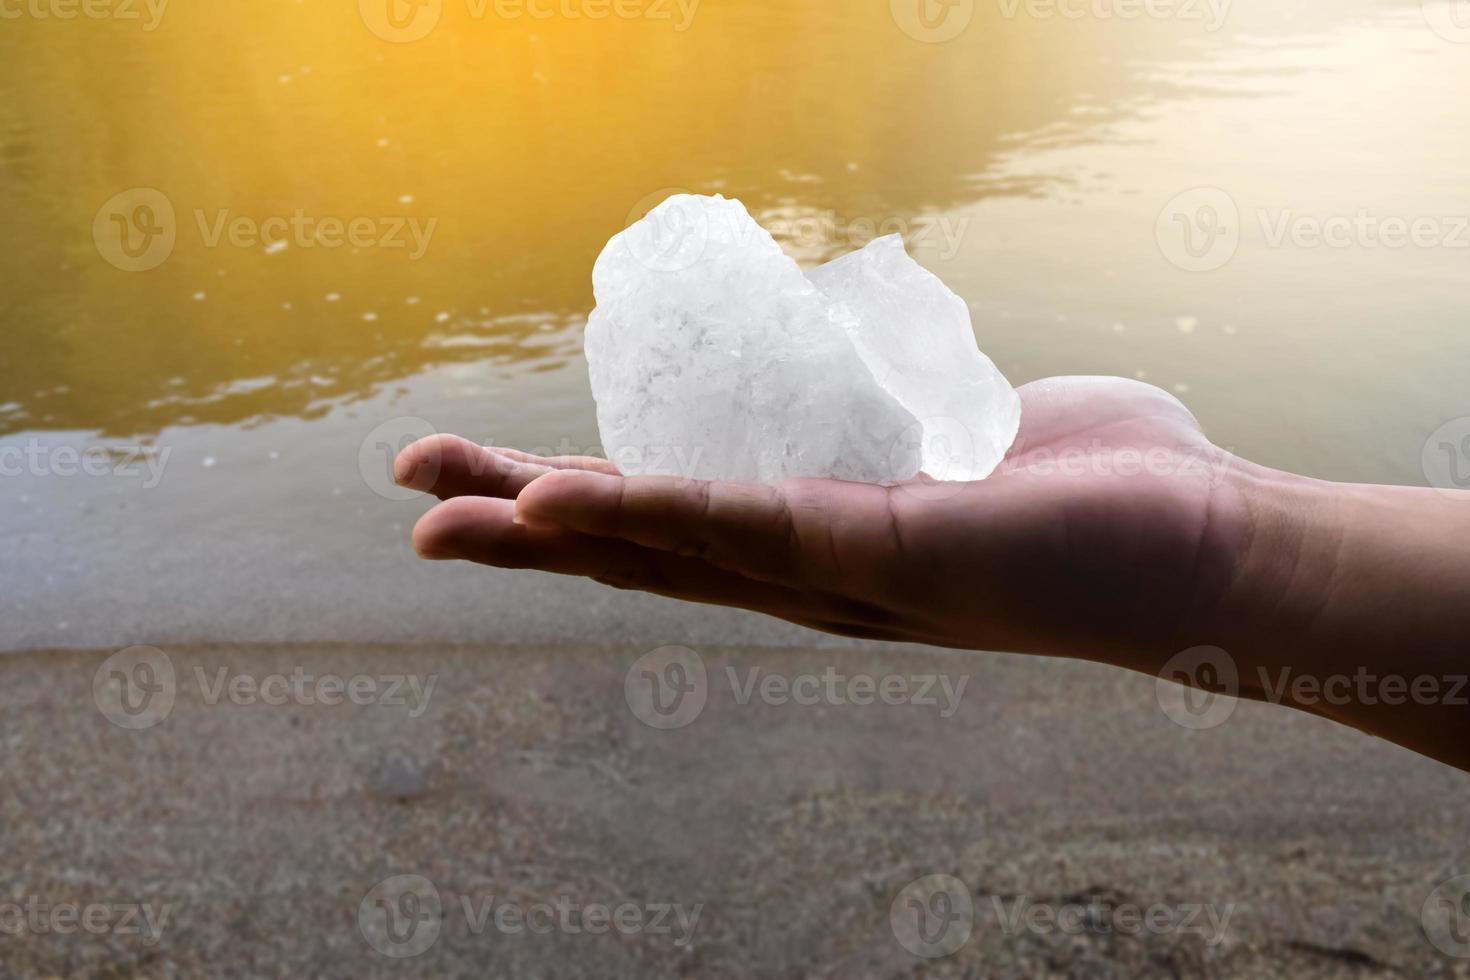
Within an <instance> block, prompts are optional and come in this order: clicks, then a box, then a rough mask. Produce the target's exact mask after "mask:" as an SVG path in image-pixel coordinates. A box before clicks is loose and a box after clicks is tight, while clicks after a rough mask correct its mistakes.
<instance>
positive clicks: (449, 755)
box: [0, 646, 1470, 978]
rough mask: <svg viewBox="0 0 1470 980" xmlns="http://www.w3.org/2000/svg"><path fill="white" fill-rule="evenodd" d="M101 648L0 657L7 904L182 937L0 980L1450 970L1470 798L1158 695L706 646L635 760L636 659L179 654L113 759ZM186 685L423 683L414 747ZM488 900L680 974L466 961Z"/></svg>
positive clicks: (1084, 676)
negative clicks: (1166, 921)
mask: <svg viewBox="0 0 1470 980" xmlns="http://www.w3.org/2000/svg"><path fill="white" fill-rule="evenodd" d="M111 652H112V651H111V650H105V651H100V652H75V651H47V652H44V653H29V654H26V653H20V654H10V655H5V656H3V657H0V671H3V677H0V741H3V745H4V753H3V755H0V760H3V762H0V765H3V767H4V777H3V785H4V791H3V793H0V846H3V854H4V863H3V866H0V905H3V904H4V903H5V902H15V903H24V902H25V901H26V900H27V899H28V898H34V899H35V900H38V901H41V902H45V903H48V904H50V905H58V904H62V903H75V904H77V905H85V904H87V903H93V902H97V903H107V904H109V905H112V904H119V903H139V904H141V903H147V904H149V905H150V906H152V907H153V908H154V910H155V912H156V911H157V910H159V909H161V908H162V906H164V905H165V904H169V905H171V907H172V908H171V912H170V917H169V919H168V921H167V923H166V925H165V927H164V928H163V931H162V933H161V936H160V939H159V941H158V942H157V943H156V944H152V945H149V944H147V943H145V942H144V941H143V937H141V936H139V935H119V934H111V933H109V934H103V935H90V934H85V935H84V934H71V935H55V934H43V935H37V934H33V933H29V932H27V933H24V934H21V935H11V934H3V933H0V976H6V977H11V976H15V977H44V976H82V977H125V976H145V977H195V976H231V977H245V976H259V977H267V976H270V977H277V976H279V977H287V976H290V977H305V976H322V977H342V978H348V977H352V978H358V977H376V976H384V977H387V976H423V977H429V976H434V977H497V978H498V977H505V978H512V977H514V978H529V977H588V978H590V977H599V978H608V977H629V978H653V977H665V976H689V977H731V978H751V977H773V978H774V977H832V978H853V977H918V976H925V977H1088V978H1111V977H1118V978H1123V977H1194V976H1207V977H1217V976H1218V977H1255V976H1260V977H1293V978H1298V977H1378V976H1383V977H1390V976H1392V977H1421V976H1422V977H1429V976H1466V975H1470V961H1465V960H1455V959H1452V958H1449V957H1446V956H1443V955H1442V954H1440V953H1438V952H1436V950H1435V949H1434V947H1433V946H1431V944H1430V943H1429V942H1428V941H1427V940H1426V938H1425V935H1424V932H1423V929H1422V927H1421V920H1420V915H1421V909H1422V907H1423V906H1424V903H1425V901H1426V899H1427V898H1428V896H1429V895H1430V893H1431V892H1432V891H1433V889H1434V888H1435V886H1436V885H1437V884H1439V883H1440V882H1442V881H1444V880H1445V879H1447V878H1449V877H1451V876H1453V875H1455V874H1459V873H1463V872H1466V871H1470V858H1467V857H1466V856H1465V851H1466V847H1467V845H1466V840H1467V838H1466V819H1465V813H1466V812H1467V811H1466V803H1467V802H1470V780H1467V779H1466V777H1465V776H1464V775H1462V774H1460V773H1458V772H1455V771H1452V770H1450V769H1448V768H1446V767H1444V766H1441V765H1438V764H1436V763H1433V762H1430V761H1427V760H1424V759H1421V758H1418V757H1415V756H1413V755H1411V754H1410V753H1408V752H1406V751H1404V750H1401V749H1398V748H1396V747H1394V746H1391V745H1387V744H1385V743H1382V742H1379V741H1376V740H1373V739H1370V738H1368V737H1365V736H1363V735H1361V734H1359V733H1356V732H1353V731H1350V730H1347V729H1344V728H1340V727H1336V726H1333V725H1331V724H1329V723H1326V722H1323V721H1320V720H1317V719H1314V718H1310V717H1306V716H1303V715H1299V714H1296V713H1292V712H1288V711H1285V710H1278V709H1272V708H1268V707H1263V706H1259V705H1251V704H1242V705H1240V706H1239V708H1238V709H1237V711H1236V713H1235V715H1234V716H1233V717H1232V718H1231V719H1230V721H1229V722H1228V723H1226V724H1225V725H1223V726H1222V727H1220V728H1217V729H1214V730H1210V731H1204V732H1197V733H1190V732H1187V731H1185V730H1183V729H1181V728H1179V727H1177V726H1175V725H1174V724H1172V723H1171V722H1170V721H1168V720H1167V718H1166V717H1165V716H1164V715H1163V713H1162V712H1161V711H1160V709H1159V708H1158V706H1157V704H1156V701H1155V697H1154V685H1153V683H1152V682H1151V681H1150V680H1149V679H1147V678H1143V677H1138V676H1133V675H1128V674H1124V673H1122V672H1117V671H1112V670H1107V669H1103V668H1099V667H1096V666H1092V665H1086V664H1078V663H1069V662H1049V661H1041V660H1028V659H1023V658H1014V657H997V656H990V655H974V654H959V653H941V652H936V651H930V650H925V649H920V648H898V647H894V648H885V649H875V650H862V651H831V650H828V651H786V652H778V651H771V650H760V649H740V650H732V649H718V648H713V647H705V648H702V649H701V652H702V654H703V655H704V659H705V663H706V664H707V666H708V669H709V687H708V702H707V704H706V707H705V708H704V710H703V712H702V713H701V714H700V715H699V716H698V718H697V719H696V720H695V721H694V722H693V723H692V724H690V725H688V726H687V727H685V728H681V729H677V730H671V731H659V730H655V729H653V728H650V727H648V726H646V725H645V724H643V723H642V722H640V721H639V720H638V719H637V717H635V715H634V714H633V712H632V711H631V710H630V708H629V706H628V703H627V702H626V700H625V697H624V677H625V674H626V672H627V670H628V667H629V665H630V664H631V663H632V661H633V659H634V658H635V657H636V656H637V655H638V654H639V653H641V652H642V650H641V649H635V648H629V649H626V650H591V649H570V648H566V647H555V648H505V647H502V648H493V649H492V648H476V649H472V648H463V647H460V648H452V647H444V646H418V647H378V648H346V647H321V646H318V647H299V648H286V647H269V648H267V647H253V648H245V647H197V648H192V649H186V648H182V647H172V648H168V649H167V652H168V654H169V656H170V659H171V663H172V666H173V667H174V669H175V671H176V676H177V677H178V691H177V697H176V700H175V703H174V706H173V708H172V710H171V712H170V713H169V714H168V715H167V717H166V718H165V719H164V720H163V721H162V722H161V723H159V724H158V725H156V726H154V727H152V728H149V729H146V730H141V731H128V730H124V729H122V728H119V727H116V726H114V725H113V724H111V723H110V722H109V721H108V720H106V718H105V717H104V716H103V715H102V713H101V712H100V711H99V710H98V709H97V707H96V705H95V703H94V700H93V696H92V680H93V675H94V673H95V672H96V671H97V668H98V667H99V665H100V664H102V662H103V660H104V658H106V657H107V655H108V654H109V653H111ZM727 666H733V667H735V668H736V670H737V671H738V672H739V676H740V679H741V680H743V679H744V678H745V676H746V675H745V671H747V670H748V669H749V668H751V667H753V666H760V667H762V668H763V669H764V670H765V671H768V672H769V671H776V672H778V673H780V674H782V675H784V676H787V677H791V676H795V675H798V674H802V673H813V674H821V673H822V672H823V671H825V670H826V669H827V668H828V667H835V668H836V669H837V670H839V671H841V672H842V673H843V674H845V675H854V674H860V673H866V674H870V675H873V676H881V675H885V674H903V675H910V676H913V675H924V674H943V675H946V676H947V677H948V678H949V679H950V680H951V683H956V682H957V681H958V679H959V678H961V677H964V676H968V678H969V680H968V682H967V687H966V688H965V689H964V692H963V696H962V697H961V699H960V701H959V706H958V710H956V711H955V712H954V714H953V715H952V716H951V717H949V718H944V717H941V716H940V711H941V707H940V706H937V705H936V706H920V705H913V704H903V705H881V704H875V705H853V704H823V705H820V706H817V705H797V704H789V703H788V704H785V705H775V704H764V703H762V702H761V701H760V700H759V698H756V699H753V700H752V701H751V702H750V703H748V704H744V705H742V704H740V703H739V702H738V700H737V698H736V696H735V693H734V692H732V691H731V689H730V686H729V680H728V676H727V674H726V672H725V668H726V667H727ZM196 667H199V668H203V670H204V672H205V676H206V678H208V679H209V682H210V683H213V680H214V678H215V676H216V673H215V672H216V671H217V670H218V668H220V667H228V668H229V669H230V671H231V672H232V673H234V672H244V673H249V674H251V675H253V676H255V677H257V678H258V677H262V676H264V675H266V674H269V673H271V672H273V671H279V672H282V673H287V674H289V673H291V672H292V671H293V670H295V669H297V668H298V667H299V668H301V669H303V670H304V671H306V672H307V673H310V674H324V673H329V672H330V673H336V674H340V675H352V674H369V675H374V676H381V675H389V674H402V673H414V674H417V675H419V677H420V678H423V679H427V677H428V675H437V682H436V686H435V688H434V689H433V693H432V694H431V696H430V697H429V699H428V702H427V707H426V709H425V710H424V711H423V712H422V714H421V715H420V716H419V717H418V718H411V717H409V713H410V708H409V707H408V706H406V705H404V706H392V705H384V704H371V705H365V706H359V707H350V706H337V707H327V706H321V705H315V706H303V705H298V704H291V705H289V706H272V705H268V704H253V705H236V704H231V703H228V702H227V701H226V702H221V703H218V704H214V705H211V704H208V703H206V701H205V698H204V695H203V694H201V692H200V691H199V689H198V687H197V683H196V674H195V668H196ZM941 700H942V699H941ZM936 873H943V874H949V875H953V876H955V877H956V878H958V879H959V880H960V881H962V882H963V883H964V886H965V887H966V888H967V889H968V891H969V892H970V894H971V895H972V896H973V901H974V908H975V912H974V917H973V923H974V924H973V932H972V934H971V936H970V939H969V941H968V942H967V943H966V944H965V945H964V946H962V947H961V948H960V949H959V950H958V951H957V952H955V953H954V954H953V955H951V956H948V957H945V958H941V959H933V960H924V959H920V958H917V957H915V956H913V955H911V954H910V953H909V952H907V951H905V949H904V948H903V947H902V946H901V945H900V944H899V942H898V941H897V940H896V938H895V933H894V931H893V929H892V928H891V926H890V918H889V912H890V907H891V906H892V905H893V903H894V900H895V898H897V897H898V896H899V893H900V891H901V890H902V889H903V888H904V887H905V886H906V885H908V884H909V883H910V882H912V881H914V880H915V879H918V878H921V877H923V876H926V875H930V874H936ZM401 874H415V875H422V876H424V877H426V878H427V879H429V880H430V881H431V882H432V883H433V885H434V888H435V890H436V892H437V894H438V895H439V896H440V898H441V902H442V906H441V907H442V910H443V911H442V917H440V918H436V919H434V920H433V921H434V922H435V923H437V929H438V932H437V936H436V938H435V941H434V942H433V944H432V945H431V946H429V947H428V948H427V949H426V950H425V951H423V952H422V953H420V954H419V955H417V956H413V957H408V958H401V959H399V958H391V957H389V956H385V955H383V954H382V953H380V952H378V951H376V950H375V949H374V948H373V947H372V946H371V945H370V944H369V942H368V940H367V939H366V938H365V935H364V933H363V931H362V930H361V928H360V927H359V909H360V906H361V905H362V903H363V899H364V896H365V895H366V894H367V893H368V892H369V890H370V889H372V888H373V886H374V885H375V883H377V882H379V881H380V880H382V879H384V878H386V877H389V876H393V875H401ZM492 896H493V897H494V900H495V901H496V902H506V901H509V902H515V903H519V904H520V905H521V906H522V907H528V906H531V905H534V904H536V903H538V902H550V903H554V902H556V901H557V900H558V899H559V898H560V899H561V900H563V901H564V902H570V903H576V904H577V905H579V906H586V905H588V904H591V903H602V904H604V905H607V906H609V907H615V906H617V905H620V904H623V903H634V904H636V905H638V906H639V907H640V908H644V907H647V908H648V911H647V912H646V913H645V914H647V915H652V914H654V908H653V907H655V906H659V905H664V904H669V905H673V904H678V905H680V906H682V907H683V908H685V909H686V910H688V909H690V908H692V907H693V906H695V905H699V906H702V908H701V909H700V912H699V918H698V920H697V926H696V927H695V929H694V931H693V940H692V942H690V943H688V944H686V945H680V944H679V943H678V941H677V940H678V939H679V938H680V936H681V935H682V930H681V929H680V928H679V927H678V926H677V925H673V926H671V928H670V931H669V932H666V933H657V932H654V931H653V930H647V931H644V932H638V933H633V934H627V935H623V934H618V933H616V932H609V933H608V934H604V935H589V934H586V933H581V934H571V933H568V932H562V931H554V932H552V933H551V934H549V935H530V934H526V933H521V934H510V933H506V932H500V931H497V930H496V929H495V928H494V926H493V924H492V925H490V926H488V927H487V928H485V929H484V930H482V931H480V932H478V933H477V932H476V931H475V930H474V929H473V928H472V927H471V923H470V922H469V921H468V920H467V919H466V917H465V915H464V914H463V912H462V905H461V900H462V899H465V898H468V899H469V900H470V902H471V903H472V905H478V907H483V905H482V903H484V902H485V901H487V900H489V899H490V898H491V897H492ZM1018 900H1024V901H1027V902H1030V903H1033V904H1035V905H1040V906H1046V907H1053V908H1060V907H1066V906H1073V905H1079V904H1082V905H1085V904H1088V903H1091V904H1093V905H1094V906H1113V907H1117V906H1128V905H1136V906H1140V907H1145V908H1146V907H1148V906H1151V905H1163V906H1167V907H1169V908H1172V909H1175V910H1179V911H1180V913H1181V914H1183V913H1185V912H1187V910H1188V909H1189V908H1190V907H1193V906H1203V907H1205V908H1207V909H1210V910H1213V911H1214V912H1215V913H1216V914H1217V915H1218V914H1220V913H1223V912H1224V911H1226V910H1227V909H1228V910H1229V913H1230V917H1229V919H1228V926H1227V928H1226V929H1225V931H1224V933H1223V935H1222V936H1219V935H1215V934H1214V933H1211V932H1209V931H1208V928H1207V924H1206V923H1204V922H1203V921H1202V922H1201V923H1200V925H1201V926H1202V928H1201V929H1197V930H1194V931H1185V930H1179V929H1174V930H1165V931H1159V932H1152V933H1150V932H1146V931H1145V932H1143V933H1140V934H1123V933H1120V932H1118V931H1114V932H1111V933H1109V932H1106V931H1103V930H1102V928H1101V927H1099V926H1097V925H1096V923H1094V926H1093V927H1090V928H1088V929H1085V930H1083V931H1080V932H1077V933H1076V934H1064V933H1060V932H1058V931H1056V930H1054V929H1052V930H1048V929H1045V928H1042V929H1025V928H1022V929H1016V928H1009V927H1007V926H1006V924H1005V922H1004V916H1003V914H1002V913H1001V912H1000V911H998V908H999V909H1011V908H1014V907H1015V905H1016V902H1017V901H1018ZM997 903H999V905H997ZM369 907H370V909H371V908H372V906H371V905H370V906H369ZM384 914H386V913H384ZM1202 914H1203V913H1202ZM4 921H5V920H4V919H3V917H0V926H3V925H4ZM424 921H428V920H424ZM1214 939H1219V940H1220V941H1218V942H1214V943H1212V942H1211V941H1212V940H1214ZM395 948H396V947H395Z"/></svg>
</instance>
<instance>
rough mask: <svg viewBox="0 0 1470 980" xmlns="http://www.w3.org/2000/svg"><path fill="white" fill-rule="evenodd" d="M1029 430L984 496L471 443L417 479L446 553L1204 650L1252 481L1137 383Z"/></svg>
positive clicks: (630, 584) (862, 624)
mask: <svg viewBox="0 0 1470 980" xmlns="http://www.w3.org/2000/svg"><path fill="white" fill-rule="evenodd" d="M1020 394H1021V398H1022V406H1023V410H1022V420H1021V431H1020V435H1019V436H1018V438H1017V440H1016V444H1015V446H1014V447H1013V448H1012V450H1011V452H1010V454H1009V456H1008V457H1007V458H1006V460H1005V462H1004V463H1003V464H1002V465H1001V468H1000V469H999V470H998V471H997V472H996V473H995V474H994V475H993V476H991V477H990V478H989V479H986V480H983V481H979V482H974V483H936V482H934V481H930V480H928V479H924V478H921V479H920V480H917V481H914V482H912V483H908V484H903V485H899V486H889V487H882V486H871V485H867V484H857V483H844V482H840V481H836V480H810V479H808V480H793V481H789V482H787V483H784V484H781V485H780V486H775V487H767V486H757V485H749V484H736V483H721V482H704V481H693V480H683V479H679V478H675V477H623V476H621V475H619V474H618V472H617V470H616V468H615V467H613V466H612V464H611V463H609V462H607V461H606V460H601V459H595V458H588V457H562V458H556V459H546V458H541V457H535V456H530V455H528V454H524V453H520V452H517V451H515V450H508V449H499V448H496V449H489V448H484V447H480V446H476V445H475V444H473V443H471V442H469V441H467V440H463V439H458V438H456V437H452V436H434V437H431V438H429V439H425V440H421V441H420V442H418V443H415V444H414V445H413V446H410V447H409V448H408V449H406V450H404V452H403V453H402V454H401V455H400V456H399V458H398V461H397V463H396V464H395V476H396V477H397V479H398V480H399V482H401V483H403V484H404V485H405V486H409V487H413V488H415V489H418V490H423V491H425V492H429V493H433V494H435V495H436V496H438V497H440V498H441V499H442V500H443V501H444V502H443V503H441V504H439V505H438V506H437V507H435V508H434V509H433V510H431V511H430V512H429V513H428V514H426V515H424V517H423V518H422V519H421V520H420V521H419V523H418V525H417V526H416V527H415V528H414V545H415V547H416V548H417V549H418V551H419V553H420V554H421V555H423V556H424V557H426V558H431V559H465V560H469V561H475V562H479V563H482V564H486V565H496V566H500V567H506V568H533V569H540V570H543V571H548V572H556V573H561V574H568V575H581V576H586V577H588V578H592V579H595V580H596V581H599V582H602V583H604V584H607V585H611V586H614V587H617V588H626V589H640V590H643V591H647V592H653V593H657V594H659V595H666V596H673V597H675V598H679V599H685V600H689V601H692V602H704V603H717V604H720V605H729V606H739V607H743V608H746V609H753V610H756V611H758V612H762V613H767V614H770V615H773V616H779V617H781V618H783V619H787V620H791V621H793V622H796V623H800V624H802V625H805V626H810V627H813V628H816V629H820V630H825V631H828V632H833V633H840V634H845V635H850V636H861V637H871V638H881V639H889V640H902V641H913V642H922V643H932V644H937V645H942V646H951V647H961V648H971V649H990V650H1013V651H1018V652H1032V653H1048V654H1057V655H1066V656H1078V657H1086V658H1088V659H1107V660H1110V661H1111V662H1114V663H1136V664H1137V665H1138V666H1140V667H1141V668H1142V667H1144V665H1146V664H1150V663H1155V662H1157V656H1158V655H1159V654H1160V653H1163V652H1165V651H1167V650H1170V649H1179V647H1180V646H1181V645H1184V644H1186V643H1187V642H1189V641H1190V635H1189V634H1190V632H1191V630H1193V629H1195V628H1197V624H1199V623H1200V622H1202V621H1204V620H1207V619H1208V618H1209V617H1210V616H1211V615H1212V614H1213V612H1214V611H1215V608H1216V607H1217V606H1218V604H1219V602H1220V600H1221V598H1222V596H1223V595H1224V594H1225V592H1226V589H1227V587H1228V586H1229V584H1230V581H1231V578H1232V575H1233V573H1234V569H1235V567H1236V564H1237V561H1238V556H1239V554H1240V551H1241V548H1242V547H1243V545H1244V543H1245V541H1246V538H1247V537H1248V534H1249V527H1250V520H1249V515H1248V514H1247V513H1246V508H1245V507H1244V506H1243V504H1242V503H1241V499H1240V494H1239V493H1237V492H1236V490H1235V488H1234V478H1235V476H1236V475H1238V474H1241V473H1244V472H1246V471H1247V470H1248V467H1249V464H1244V463H1242V462H1241V461H1239V460H1237V459H1236V458H1235V457H1233V456H1231V455H1230V454H1229V453H1226V452H1224V451H1223V450H1220V449H1218V448H1217V447H1215V446H1213V445H1212V444H1211V443H1210V442H1209V441H1208V440H1207V439H1206V438H1205V437H1204V435H1203V434H1202V432H1201V431H1200V428H1199V425H1198V423H1197V422H1196V421H1195V419H1194V417H1193V416H1192V415H1190V413H1189V412H1188V411H1187V410H1186V409H1185V408H1184V406H1183V405H1181V404H1180V403H1179V401H1178V400H1177V399H1175V398H1174V397H1173V396H1171V395H1169V394H1167V393H1165V392H1163V391H1161V390H1159V389H1158V388H1155V387H1152V386H1150V385H1146V384H1142V383H1140V382H1134V381H1128V380H1124V379H1119V378H1050V379H1046V380H1043V381H1038V382H1034V383H1032V384H1029V385H1026V386H1024V387H1022V388H1021V389H1020Z"/></svg>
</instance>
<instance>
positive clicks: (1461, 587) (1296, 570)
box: [1214, 466, 1470, 769]
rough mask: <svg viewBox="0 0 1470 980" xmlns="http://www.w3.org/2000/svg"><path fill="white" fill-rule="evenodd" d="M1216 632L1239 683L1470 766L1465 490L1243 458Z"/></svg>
mask: <svg viewBox="0 0 1470 980" xmlns="http://www.w3.org/2000/svg"><path fill="white" fill-rule="evenodd" d="M1233 481H1234V482H1233V488H1234V490H1235V492H1236V493H1238V496H1239V499H1240V501H1241V503H1242V504H1243V506H1244V507H1245V508H1246V511H1247V513H1248V514H1249V519H1250V526H1251V534H1250V537H1249V541H1248V543H1247V545H1246V547H1245V548H1244V550H1243V552H1242V555H1241V560H1240V564H1239V566H1238V569H1237V573H1236V576H1235V580H1234V585H1233V586H1232V588H1231V590H1230V592H1229V594H1228V596H1227V598H1226V600H1225V602H1224V603H1223V604H1222V606H1221V608H1220V610H1219V613H1218V615H1217V616H1216V617H1215V623H1214V630H1215V632H1216V635H1218V636H1219V637H1220V638H1221V639H1220V640H1219V644H1220V645H1221V646H1222V647H1225V648H1226V649H1227V650H1228V651H1229V653H1230V654H1231V656H1232V657H1233V658H1234V659H1235V661H1236V663H1237V666H1238V668H1239V671H1240V684H1241V690H1242V693H1243V694H1244V695H1245V696H1247V697H1255V698H1260V699H1265V700H1271V701H1274V702H1278V703H1283V704H1287V705H1290V706H1293V707H1297V708H1300V709H1302V710H1306V711H1310V712H1312V713H1314V714H1319V715H1323V716H1325V717H1329V718H1332V719H1334V720H1336V721H1339V722H1341V723H1343V724H1347V725H1352V726H1354V727H1356V728H1360V729H1363V730H1364V731H1367V732H1369V733H1371V734H1374V735H1377V736H1379V737H1381V738H1385V739H1389V740H1391V741H1394V742H1397V743H1399V744H1401V745H1404V746H1407V747H1409V748H1411V749H1414V750H1415V751H1418V752H1422V753H1424V754H1426V755H1430V756H1433V757H1435V758H1437V759H1440V760H1442V761H1444V762H1447V763H1450V764H1451V765H1455V766H1458V767H1460V768H1462V769H1470V642H1467V641H1470V494H1465V493H1446V492H1442V491H1438V490H1432V489H1427V488H1410V487H1377V486H1356V485H1347V484H1334V483H1326V482H1321V481H1315V480H1308V479H1304V478H1300V477H1294V476H1290V475H1289V474H1283V473H1278V472H1275V471H1270V470H1265V469H1263V468H1259V467H1250V466H1245V467H1242V468H1241V470H1240V471H1239V472H1238V473H1236V474H1235V475H1234V477H1233Z"/></svg>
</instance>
